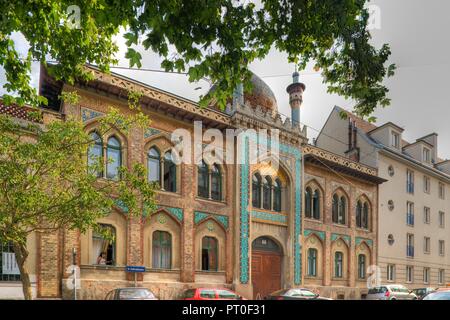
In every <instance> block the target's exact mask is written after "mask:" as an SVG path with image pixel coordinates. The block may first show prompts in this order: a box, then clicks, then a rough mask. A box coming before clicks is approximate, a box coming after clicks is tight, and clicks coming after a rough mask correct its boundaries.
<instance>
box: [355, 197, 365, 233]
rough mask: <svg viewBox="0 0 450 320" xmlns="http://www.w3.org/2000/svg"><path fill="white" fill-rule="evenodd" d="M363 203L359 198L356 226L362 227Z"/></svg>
mask: <svg viewBox="0 0 450 320" xmlns="http://www.w3.org/2000/svg"><path fill="white" fill-rule="evenodd" d="M362 210H363V208H362V203H361V201H359V200H358V202H357V203H356V226H357V227H358V228H362V215H363V214H362Z"/></svg>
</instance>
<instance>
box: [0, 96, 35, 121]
mask: <svg viewBox="0 0 450 320" xmlns="http://www.w3.org/2000/svg"><path fill="white" fill-rule="evenodd" d="M33 111H38V110H34V109H32V108H31V107H26V106H24V107H20V106H18V105H15V104H12V105H9V106H6V105H5V104H4V103H3V101H1V100H0V114H7V115H9V116H12V117H14V118H18V119H23V120H27V121H32V122H39V123H42V120H38V119H36V117H33V116H32V115H31V112H33Z"/></svg>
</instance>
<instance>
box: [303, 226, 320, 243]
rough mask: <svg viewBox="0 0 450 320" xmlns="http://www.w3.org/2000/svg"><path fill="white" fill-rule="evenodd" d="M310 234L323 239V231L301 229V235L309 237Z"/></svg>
mask: <svg viewBox="0 0 450 320" xmlns="http://www.w3.org/2000/svg"><path fill="white" fill-rule="evenodd" d="M311 234H315V235H316V236H318V237H319V238H320V239H321V240H323V241H325V231H316V230H308V229H305V230H304V231H303V235H304V236H305V237H309V236H310V235H311Z"/></svg>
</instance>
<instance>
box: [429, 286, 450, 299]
mask: <svg viewBox="0 0 450 320" xmlns="http://www.w3.org/2000/svg"><path fill="white" fill-rule="evenodd" d="M422 300H450V289H447V288H446V289H440V290H437V291H434V292H430V293H428V294H427V295H426V296H425V297H423V299H422Z"/></svg>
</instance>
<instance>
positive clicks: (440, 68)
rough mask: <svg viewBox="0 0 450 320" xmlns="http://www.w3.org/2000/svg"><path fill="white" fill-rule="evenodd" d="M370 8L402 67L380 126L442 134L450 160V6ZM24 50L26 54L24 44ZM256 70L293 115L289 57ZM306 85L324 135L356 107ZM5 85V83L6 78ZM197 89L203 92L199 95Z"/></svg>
mask: <svg viewBox="0 0 450 320" xmlns="http://www.w3.org/2000/svg"><path fill="white" fill-rule="evenodd" d="M370 3H371V4H374V5H378V6H379V7H380V9H381V29H380V30H372V36H373V43H374V45H375V46H377V47H379V46H380V45H381V44H382V43H386V42H387V43H389V44H390V45H391V49H392V57H391V62H393V63H396V64H397V66H398V69H397V71H396V75H395V76H394V77H393V78H390V79H389V80H387V81H386V85H387V86H388V88H389V89H390V93H389V96H390V98H391V99H392V104H391V106H389V107H387V108H385V109H378V110H377V111H376V112H375V116H376V117H377V118H378V124H382V123H384V122H387V121H392V122H394V123H396V124H397V125H399V126H401V127H403V128H404V129H405V132H404V138H406V140H408V141H414V140H415V139H417V138H419V137H421V136H424V135H426V134H428V133H431V132H436V133H438V134H439V150H438V153H439V155H440V156H441V157H443V158H450V109H449V98H448V95H449V93H450V80H449V74H450V58H449V56H450V52H449V51H450V37H449V36H448V33H449V32H450V19H448V13H449V12H450V1H448V0H427V1H425V0H373V1H371V2H370ZM121 43H122V44H121ZM18 44H20V45H21V47H22V48H23V49H24V50H26V43H25V42H24V41H18ZM118 44H119V46H120V48H121V50H120V52H119V53H118V57H119V58H120V59H121V61H120V63H119V64H120V65H122V66H127V61H126V60H125V59H124V58H123V57H124V54H125V46H124V45H123V41H121V40H120V39H118ZM159 63H160V59H159V57H158V56H156V55H155V54H151V53H148V52H145V53H143V67H144V68H159ZM37 70H38V68H35V73H34V74H33V80H34V82H35V83H37V79H38V74H37V72H38V71H37ZM112 70H113V71H116V72H118V73H122V74H124V75H126V76H129V77H131V78H134V79H137V80H139V81H142V82H145V83H148V84H150V85H153V86H155V87H158V88H161V89H164V90H167V91H170V92H173V93H176V94H178V95H182V96H185V97H186V98H189V99H192V100H198V96H199V95H200V94H202V93H205V92H206V91H207V90H208V89H209V86H210V85H209V83H207V82H206V81H202V82H200V83H196V84H190V83H189V82H188V81H187V80H186V78H185V77H184V76H182V75H176V74H161V73H151V72H144V71H128V70H114V69H112ZM251 70H252V71H253V72H255V73H256V74H258V75H259V76H260V77H262V78H263V80H264V81H266V83H267V84H268V85H269V86H270V87H271V88H272V90H273V91H274V93H275V96H276V98H277V101H278V109H279V112H280V113H283V114H286V115H289V114H290V110H289V103H288V96H287V94H286V87H287V86H288V85H289V83H290V82H291V81H292V78H291V76H290V74H291V73H292V72H293V70H294V67H293V66H292V65H289V64H288V63H287V59H286V56H285V55H284V54H281V53H279V52H276V51H275V50H274V51H272V52H271V53H270V54H269V55H268V56H267V58H266V59H264V60H263V61H258V62H255V63H253V64H252V65H251ZM278 75H281V76H278ZM300 79H301V81H302V82H304V83H305V84H306V92H305V94H304V103H303V106H302V109H301V122H302V123H305V124H307V125H308V126H310V127H312V128H315V129H318V130H320V128H321V127H322V125H323V124H324V122H325V120H326V118H327V117H328V115H329V113H330V111H331V109H332V108H333V106H334V105H339V106H341V107H343V108H345V109H348V110H351V109H352V103H351V101H345V100H344V99H343V98H341V97H339V96H336V95H330V94H327V92H326V86H325V85H324V84H322V78H321V76H320V74H319V73H316V72H314V71H313V70H312V69H311V68H308V69H307V70H305V71H303V72H301V73H300ZM0 81H4V77H2V75H1V74H0ZM197 87H201V89H198V90H194V89H195V88H197ZM316 135H317V132H316V131H315V130H313V129H311V128H308V136H309V138H312V137H315V136H316Z"/></svg>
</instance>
